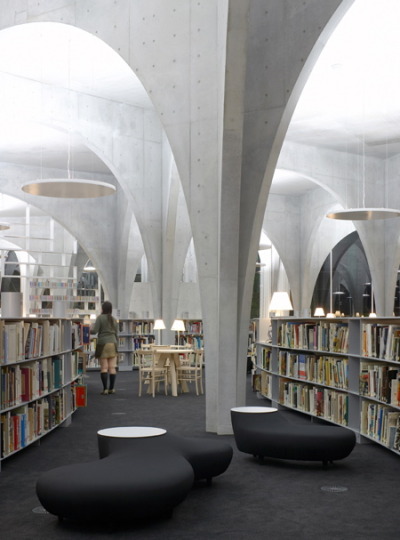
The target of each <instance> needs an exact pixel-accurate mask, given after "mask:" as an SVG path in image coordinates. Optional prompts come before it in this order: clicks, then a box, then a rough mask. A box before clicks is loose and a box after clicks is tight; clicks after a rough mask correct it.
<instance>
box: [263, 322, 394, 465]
mask: <svg viewBox="0 0 400 540" xmlns="http://www.w3.org/2000/svg"><path fill="white" fill-rule="evenodd" d="M253 384H254V389H255V390H257V391H258V392H259V393H260V395H261V396H262V397H265V398H267V399H269V400H271V402H272V404H273V406H276V407H286V408H290V409H294V410H296V411H299V412H302V413H304V414H307V415H309V416H310V417H316V418H320V419H322V420H325V421H328V422H332V423H334V424H338V425H341V426H344V427H347V428H349V429H351V430H353V431H354V432H355V433H356V436H357V440H358V442H365V441H367V440H369V441H374V442H376V443H378V444H380V445H382V446H384V447H385V448H387V449H389V450H391V451H392V452H395V453H397V454H399V455H400V319H399V318H378V319H377V318H335V319H315V318H309V319H295V318H276V319H272V340H271V342H270V343H257V371H256V374H255V375H254V383H253Z"/></svg>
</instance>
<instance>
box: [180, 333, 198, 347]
mask: <svg viewBox="0 0 400 540" xmlns="http://www.w3.org/2000/svg"><path fill="white" fill-rule="evenodd" d="M179 345H183V346H184V347H189V348H192V349H202V348H203V347H204V340H203V337H202V336H195V335H188V334H184V335H180V336H179Z"/></svg>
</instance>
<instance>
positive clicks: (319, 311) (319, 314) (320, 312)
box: [314, 307, 325, 317]
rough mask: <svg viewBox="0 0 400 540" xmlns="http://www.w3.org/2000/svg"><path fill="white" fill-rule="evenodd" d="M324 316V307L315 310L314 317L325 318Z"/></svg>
mask: <svg viewBox="0 0 400 540" xmlns="http://www.w3.org/2000/svg"><path fill="white" fill-rule="evenodd" d="M324 316H325V311H324V308H322V307H317V308H315V311H314V317H324Z"/></svg>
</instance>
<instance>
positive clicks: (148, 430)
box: [97, 426, 167, 439]
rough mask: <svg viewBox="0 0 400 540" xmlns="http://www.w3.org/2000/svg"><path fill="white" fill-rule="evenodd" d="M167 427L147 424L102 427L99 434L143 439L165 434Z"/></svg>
mask: <svg viewBox="0 0 400 540" xmlns="http://www.w3.org/2000/svg"><path fill="white" fill-rule="evenodd" d="M165 433H167V430H166V429H162V428H155V427H146V426H125V427H113V428H106V429H100V430H99V431H98V432H97V434H98V435H100V436H101V437H113V438H119V439H142V438H145V437H159V436H160V435H165Z"/></svg>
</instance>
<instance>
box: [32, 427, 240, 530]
mask: <svg viewBox="0 0 400 540" xmlns="http://www.w3.org/2000/svg"><path fill="white" fill-rule="evenodd" d="M115 429H116V430H118V429H126V428H115ZM128 429H135V428H128ZM138 429H139V428H138ZM144 429H155V430H158V431H159V432H162V433H158V436H145V437H143V438H141V437H128V438H125V437H122V436H115V437H114V436H108V435H104V432H107V431H108V432H112V429H111V430H102V431H103V434H102V431H100V432H98V446H99V455H100V459H99V460H96V461H92V462H89V463H78V464H73V465H66V466H63V467H58V468H56V469H53V470H50V471H48V472H46V473H44V474H43V475H42V476H41V477H40V478H39V480H38V482H37V484H36V493H37V496H38V498H39V501H40V503H41V504H42V506H43V507H44V508H45V509H46V510H47V511H48V512H50V513H51V514H54V515H56V516H58V517H59V519H63V518H73V519H85V520H93V519H94V520H101V521H107V522H113V521H115V520H120V519H124V518H129V519H147V518H151V517H160V516H161V517H165V516H170V515H171V514H172V512H173V509H174V508H175V507H176V506H177V505H178V504H179V503H181V502H182V501H183V500H184V499H185V497H186V496H187V494H188V492H189V491H190V489H191V488H192V486H193V483H194V481H196V480H201V479H206V480H207V482H208V483H210V482H211V479H212V478H213V477H214V476H217V475H219V474H222V473H223V472H225V471H226V469H227V468H228V466H229V464H230V462H231V459H232V455H233V449H232V447H231V446H230V445H229V444H226V443H225V442H222V441H216V440H212V439H210V440H208V439H202V438H198V439H191V438H186V437H180V436H178V435H173V434H170V433H166V432H165V430H159V428H144Z"/></svg>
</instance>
